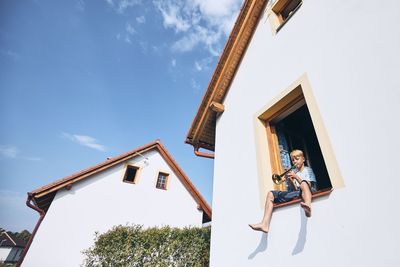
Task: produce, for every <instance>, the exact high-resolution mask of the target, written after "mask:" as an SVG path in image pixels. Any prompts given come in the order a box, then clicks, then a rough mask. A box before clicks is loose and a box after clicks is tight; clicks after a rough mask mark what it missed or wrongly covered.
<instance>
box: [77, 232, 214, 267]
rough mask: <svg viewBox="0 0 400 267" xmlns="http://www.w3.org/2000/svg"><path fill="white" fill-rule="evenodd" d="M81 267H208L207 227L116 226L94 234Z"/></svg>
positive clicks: (208, 233) (208, 234)
mask: <svg viewBox="0 0 400 267" xmlns="http://www.w3.org/2000/svg"><path fill="white" fill-rule="evenodd" d="M83 253H84V254H85V256H86V258H85V261H84V266H88V267H89V266H90V267H91V266H132V267H136V266H138V267H139V266H140V267H145V266H158V267H163V266H166V267H167V266H176V267H181V266H185V267H204V266H208V262H209V256H210V254H209V253H210V228H209V227H207V228H194V227H190V228H184V229H179V228H171V227H162V228H155V227H153V228H147V229H144V228H143V226H140V225H133V226H121V225H120V226H115V227H113V228H112V229H111V230H110V231H108V232H106V233H104V234H101V235H99V234H98V233H96V235H95V243H94V245H93V246H92V247H90V248H89V249H87V250H85V251H83Z"/></svg>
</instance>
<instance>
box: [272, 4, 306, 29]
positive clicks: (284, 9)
mask: <svg viewBox="0 0 400 267" xmlns="http://www.w3.org/2000/svg"><path fill="white" fill-rule="evenodd" d="M302 3H303V1H302V0H277V1H275V3H274V4H273V5H272V8H271V11H272V12H271V13H270V22H271V25H272V27H273V29H274V30H275V32H278V31H279V30H280V29H281V28H282V27H283V25H285V24H286V22H287V21H288V20H289V19H290V18H291V17H292V16H293V15H294V13H296V11H297V10H298V9H299V8H300V6H301V4H302Z"/></svg>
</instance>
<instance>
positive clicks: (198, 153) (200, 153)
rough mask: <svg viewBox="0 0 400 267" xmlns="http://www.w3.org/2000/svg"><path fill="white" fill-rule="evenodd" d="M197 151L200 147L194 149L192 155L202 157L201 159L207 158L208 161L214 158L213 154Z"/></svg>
mask: <svg viewBox="0 0 400 267" xmlns="http://www.w3.org/2000/svg"><path fill="white" fill-rule="evenodd" d="M199 149H200V147H198V146H195V147H194V154H195V155H196V156H199V157H203V158H209V159H213V158H214V154H211V153H205V152H199Z"/></svg>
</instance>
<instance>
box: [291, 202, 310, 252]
mask: <svg viewBox="0 0 400 267" xmlns="http://www.w3.org/2000/svg"><path fill="white" fill-rule="evenodd" d="M299 210H300V220H301V222H300V230H299V236H298V238H297V242H296V245H295V247H294V248H293V251H292V255H296V254H299V253H300V252H302V251H303V250H304V246H305V245H306V240H307V217H306V215H305V214H304V210H303V209H302V208H299Z"/></svg>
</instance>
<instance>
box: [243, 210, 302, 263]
mask: <svg viewBox="0 0 400 267" xmlns="http://www.w3.org/2000/svg"><path fill="white" fill-rule="evenodd" d="M299 211H300V229H299V235H298V238H297V242H296V245H295V246H294V248H293V251H292V256H294V255H297V254H299V253H301V252H302V251H303V250H304V247H305V245H306V240H307V217H306V216H305V214H304V210H303V209H302V208H300V207H299ZM267 248H268V234H265V233H263V234H262V235H261V240H260V243H259V244H258V246H257V248H256V249H255V250H254V251H253V252H252V253H251V254H250V255H249V257H248V259H249V260H252V259H254V257H255V256H256V255H257V254H258V253H261V252H264V251H266V250H267Z"/></svg>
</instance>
